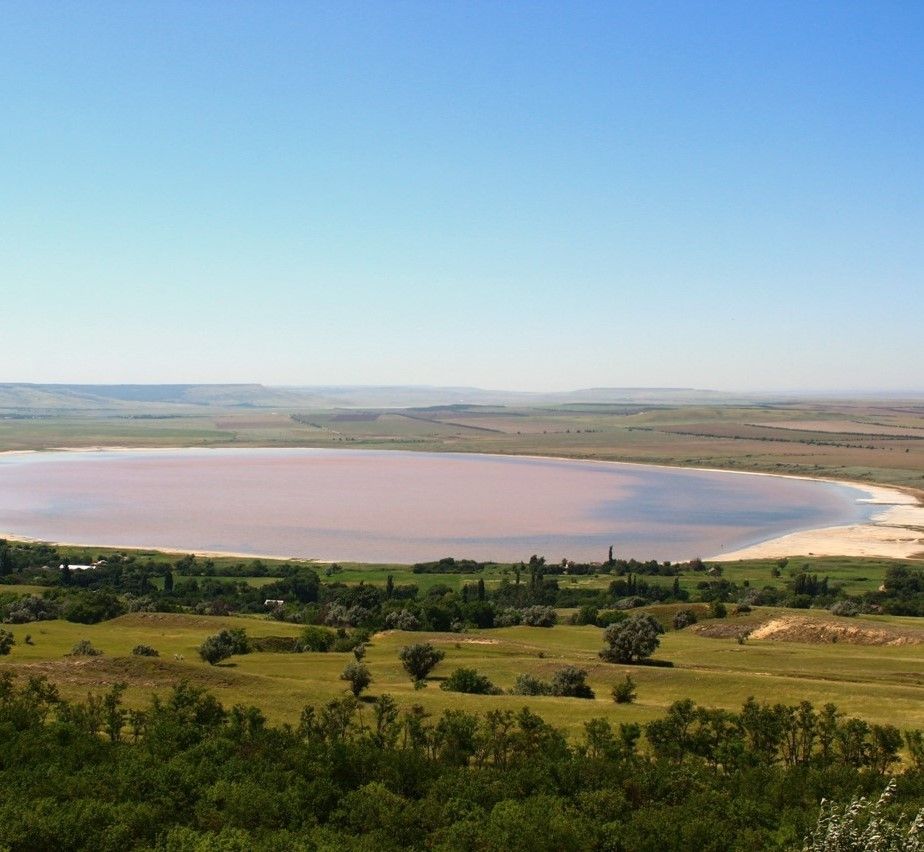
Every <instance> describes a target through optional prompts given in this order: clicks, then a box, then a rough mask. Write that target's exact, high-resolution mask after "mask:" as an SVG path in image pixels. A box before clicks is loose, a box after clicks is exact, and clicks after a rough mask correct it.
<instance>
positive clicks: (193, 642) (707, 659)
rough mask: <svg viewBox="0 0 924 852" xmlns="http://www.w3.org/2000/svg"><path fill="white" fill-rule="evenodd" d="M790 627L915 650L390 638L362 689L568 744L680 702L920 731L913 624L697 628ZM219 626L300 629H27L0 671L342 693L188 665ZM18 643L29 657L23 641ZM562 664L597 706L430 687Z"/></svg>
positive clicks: (476, 635)
mask: <svg viewBox="0 0 924 852" xmlns="http://www.w3.org/2000/svg"><path fill="white" fill-rule="evenodd" d="M655 609H657V608H655ZM667 609H669V607H668V608H667ZM795 615H797V616H798V617H799V618H810V619H813V620H815V621H819V622H835V623H840V624H844V623H849V625H850V626H858V625H859V626H861V627H870V628H875V627H883V626H884V627H885V628H887V629H889V630H895V631H901V632H902V635H905V636H909V637H911V640H912V641H914V640H917V641H919V642H920V644H905V645H898V646H890V645H857V644H848V643H845V642H838V643H831V642H788V641H772V640H767V641H764V640H756V639H749V640H748V641H747V642H746V643H745V644H738V642H737V641H735V640H734V639H732V638H708V637H706V636H703V635H698V634H697V633H696V632H694V630H691V629H687V630H683V631H669V632H668V633H667V634H666V635H665V636H664V637H663V638H662V644H661V648H660V649H659V651H658V652H657V654H656V655H655V658H656V659H657V660H665V661H670V662H671V663H673V667H671V668H662V667H655V666H631V667H629V666H623V665H611V664H607V663H603V662H602V661H600V660H599V659H598V658H597V652H598V650H599V649H600V648H601V647H602V633H603V631H602V630H600V629H599V628H596V627H574V626H568V625H558V626H556V627H553V628H549V629H544V628H530V627H511V628H504V629H497V630H485V631H472V632H469V633H465V634H451V633H446V634H439V633H438V634H428V633H402V632H399V631H394V632H386V633H383V634H378V635H376V636H375V637H374V638H373V641H372V643H371V644H370V646H369V648H368V655H367V658H366V662H367V664H368V666H369V668H370V670H371V672H372V675H373V678H374V682H373V685H372V687H371V690H370V692H371V694H379V693H382V692H387V693H389V694H391V695H393V696H394V697H395V698H396V700H397V701H398V702H399V704H400V705H402V706H409V705H411V704H414V703H419V704H422V705H423V706H424V707H425V708H426V709H427V711H429V712H431V713H439V712H440V711H442V710H443V709H446V708H449V707H464V708H466V709H470V710H480V711H484V710H488V709H491V708H494V707H510V708H518V707H520V706H523V705H524V704H527V705H529V706H530V707H532V708H533V709H534V710H536V712H538V713H540V714H541V715H542V716H543V717H545V718H546V719H547V720H548V721H550V722H552V723H554V724H556V725H558V726H560V727H562V728H565V729H567V730H568V731H569V732H570V733H571V734H577V733H579V732H580V730H581V727H582V724H583V722H585V721H587V720H588V719H591V718H593V717H599V716H603V717H607V718H609V719H610V720H612V721H613V722H617V721H627V720H648V719H651V718H654V717H657V716H659V715H661V714H662V713H663V711H664V710H665V709H666V708H667V706H668V705H669V704H670V703H671V702H673V701H675V700H678V699H680V698H686V697H689V698H693V699H694V700H696V701H697V702H700V703H702V704H706V705H709V706H716V707H725V708H728V709H735V708H737V707H739V706H740V704H741V703H742V702H743V701H744V700H745V699H746V698H747V697H748V696H751V695H753V696H754V697H756V698H757V699H759V700H761V701H767V702H771V703H773V702H778V701H781V702H786V703H795V702H798V701H801V700H803V699H808V700H810V701H812V702H814V703H815V704H817V705H821V704H824V703H826V702H833V703H835V704H837V705H838V706H839V707H840V708H841V709H842V710H843V711H844V712H846V713H849V714H856V715H858V716H862V717H863V718H865V719H867V720H869V721H871V722H879V723H892V724H898V725H900V726H901V727H924V625H921V624H919V622H917V621H916V620H915V619H901V618H890V617H879V618H860V619H835V618H834V617H833V616H829V615H828V614H826V613H819V612H814V611H793V610H761V609H755V610H754V612H753V613H751V614H750V615H748V616H746V617H744V618H742V617H739V618H737V619H736V618H734V617H732V618H729V619H726V620H723V621H721V622H719V621H710V622H700V625H698V627H701V626H702V625H703V624H708V625H709V626H710V627H713V628H714V627H716V626H724V627H729V626H730V627H735V626H736V625H737V624H739V623H744V622H747V623H748V624H750V625H753V624H757V623H760V622H765V621H767V620H768V619H771V618H779V617H781V616H782V617H787V616H795ZM228 626H242V627H245V628H246V629H247V632H248V634H249V635H250V636H252V637H262V636H295V635H297V634H298V632H299V630H300V628H299V627H297V626H295V625H289V624H282V623H278V622H274V621H270V620H268V619H265V618H259V617H253V618H241V617H230V618H219V617H208V616H192V615H172V614H166V613H135V614H131V615H126V616H122V617H120V618H117V619H114V620H112V621H108V622H103V623H100V624H96V625H81V624H72V623H68V622H65V621H49V622H38V623H34V624H30V625H21V626H18V625H17V626H12V627H11V628H10V629H12V631H13V633H14V635H15V636H16V638H17V642H18V644H17V645H16V646H15V647H14V648H13V650H12V653H11V654H10V655H9V656H7V657H4V658H2V659H0V668H3V669H6V668H11V669H12V670H14V671H16V672H18V673H20V674H23V675H44V676H46V677H48V678H49V679H50V680H52V681H53V682H55V683H57V684H58V685H59V687H60V689H61V691H62V693H63V694H65V695H66V696H72V697H81V696H84V695H85V694H86V693H87V692H89V691H102V690H103V689H105V688H106V687H107V685H109V684H111V683H114V682H118V681H123V682H126V683H128V684H129V686H130V689H129V693H128V701H129V703H136V704H140V703H142V702H143V700H144V699H145V698H146V697H147V695H148V694H149V693H150V692H152V691H158V690H163V689H166V688H168V687H169V686H170V685H172V684H173V683H175V682H176V681H178V680H180V679H183V678H186V679H188V680H190V681H191V682H193V683H195V684H199V685H202V686H206V687H208V688H210V689H213V690H215V691H216V693H217V694H218V695H219V696H220V698H221V700H222V701H223V702H224V703H226V704H228V705H231V704H234V703H247V704H258V705H260V706H261V707H262V708H263V709H264V710H265V711H266V712H267V713H268V714H269V716H270V717H271V718H272V719H274V720H276V721H290V722H291V721H294V720H295V719H297V717H298V714H299V711H300V710H301V708H302V707H303V706H304V705H305V704H307V703H318V702H323V701H326V700H328V699H330V698H333V697H335V696H338V695H342V694H343V693H344V689H343V687H344V685H343V683H342V682H341V681H340V680H339V674H340V672H341V671H342V670H343V668H344V666H345V665H346V663H347V662H348V661H349V660H351V659H352V655H351V654H346V653H305V654H292V653H252V654H248V655H243V656H237V657H234V658H232V660H231V661H229V662H228V663H225V664H221V665H218V666H209V665H207V664H205V663H203V662H201V661H200V659H199V658H198V655H197V653H196V649H197V647H198V645H199V644H200V643H201V642H202V640H203V639H204V638H205V637H206V636H208V635H210V634H212V633H214V632H216V631H217V630H219V629H221V628H222V627H228ZM27 633H29V634H31V637H32V640H33V642H34V643H35V644H34V645H27V644H25V643H24V641H23V640H24V638H25V635H26V634H27ZM81 639H89V640H90V641H91V642H92V643H93V644H94V645H95V646H96V647H97V648H98V649H100V650H102V651H103V652H104V656H102V657H96V658H69V657H65V654H66V653H67V652H68V651H69V650H70V648H71V647H72V646H73V645H74V643H75V642H77V641H79V640H81ZM416 641H431V642H433V643H434V644H435V645H437V646H439V647H440V648H442V649H443V650H445V652H446V659H445V660H444V661H443V662H442V663H441V664H440V665H439V666H438V667H437V669H436V670H435V671H434V673H433V675H432V676H431V681H430V683H429V685H428V687H427V688H426V689H423V690H415V689H414V688H413V686H412V684H411V682H410V680H409V679H408V678H407V676H406V675H405V673H404V672H403V670H402V669H401V666H400V663H399V661H398V656H397V655H398V650H399V649H400V648H401V647H402V646H403V645H405V644H409V643H411V642H416ZM138 643H145V644H149V645H153V646H154V647H155V648H157V649H158V650H159V651H160V654H161V656H160V657H159V658H157V659H148V658H139V657H132V656H130V652H131V649H132V647H134V645H136V644H138ZM174 655H178V656H180V657H182V659H177V658H176V657H175V656H174ZM566 664H573V665H577V666H579V667H581V668H584V669H586V670H587V671H588V672H589V681H590V683H591V685H592V686H593V688H594V690H595V691H596V694H597V697H596V699H595V700H593V701H586V700H580V699H569V698H553V697H530V698H526V697H522V696H512V695H502V696H473V695H459V694H456V693H448V692H445V691H443V690H441V689H439V688H438V679H439V678H442V677H445V676H446V675H448V674H449V673H450V672H451V671H453V670H454V669H455V668H456V667H459V666H467V667H472V668H475V669H477V670H478V671H480V672H482V673H483V674H486V675H488V676H489V677H490V678H491V679H492V681H494V682H495V683H496V684H497V685H498V686H500V687H502V688H504V689H509V688H510V687H512V685H513V682H514V680H515V678H516V676H517V675H518V674H520V673H522V672H530V673H533V674H536V675H539V676H544V677H547V676H550V675H551V673H552V672H554V671H555V670H556V669H557V668H559V667H561V666H563V665H566ZM627 672H631V674H632V677H633V678H634V679H635V680H636V682H637V683H638V700H637V702H636V703H635V704H633V705H630V706H627V705H616V704H614V703H613V701H612V700H611V698H610V690H611V688H612V686H613V684H614V683H615V682H616V681H618V680H621V679H622V678H623V676H624V674H625V673H627Z"/></svg>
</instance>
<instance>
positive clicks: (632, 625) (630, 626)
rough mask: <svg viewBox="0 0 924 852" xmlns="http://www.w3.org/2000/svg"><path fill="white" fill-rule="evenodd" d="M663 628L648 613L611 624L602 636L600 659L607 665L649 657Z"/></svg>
mask: <svg viewBox="0 0 924 852" xmlns="http://www.w3.org/2000/svg"><path fill="white" fill-rule="evenodd" d="M663 632H664V628H663V627H661V625H660V624H659V623H658V622H657V620H656V619H655V618H654V617H653V616H651V615H649V614H648V613H639V614H636V615H633V616H630V617H629V618H627V619H626V620H625V621H621V622H619V623H618V624H611V625H610V626H609V627H607V628H606V631H605V632H604V634H603V641H604V642H605V643H606V646H607V647H605V648H604V649H603V650H602V651H601V652H600V658H601V659H603V660H606V661H607V662H608V663H634V662H637V661H639V660H643V659H645V658H646V657H650V656H651V655H652V654H653V653H654V652H655V650H657V647H658V645H660V644H661V640H660V639H659V638H658V637H659V636H660V634H662V633H663Z"/></svg>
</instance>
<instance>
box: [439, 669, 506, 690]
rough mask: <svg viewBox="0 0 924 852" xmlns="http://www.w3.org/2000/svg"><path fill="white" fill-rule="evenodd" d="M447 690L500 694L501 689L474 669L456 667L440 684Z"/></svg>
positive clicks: (441, 687)
mask: <svg viewBox="0 0 924 852" xmlns="http://www.w3.org/2000/svg"><path fill="white" fill-rule="evenodd" d="M440 689H445V690H446V691H447V692H465V693H468V694H470V695H500V693H501V691H500V690H499V689H498V688H497V687H496V686H495V685H494V684H493V683H491V681H490V680H488V678H487V677H485V675H481V674H478V672H476V671H475V670H474V669H464V668H463V669H456V670H455V671H454V672H453V673H452V674H451V675H449V677H448V678H446V680H444V681H443V682H442V683H441V684H440Z"/></svg>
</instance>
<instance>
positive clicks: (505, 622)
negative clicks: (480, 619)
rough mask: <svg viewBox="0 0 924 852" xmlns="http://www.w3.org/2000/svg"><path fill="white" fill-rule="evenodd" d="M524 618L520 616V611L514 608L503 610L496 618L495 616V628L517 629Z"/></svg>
mask: <svg viewBox="0 0 924 852" xmlns="http://www.w3.org/2000/svg"><path fill="white" fill-rule="evenodd" d="M521 618H522V616H521V615H520V610H518V609H514V608H512V607H507V608H506V609H502V610H501V611H500V612H499V613H497V615H496V616H494V626H495V627H515V626H516V625H517V624H519V623H520V621H521Z"/></svg>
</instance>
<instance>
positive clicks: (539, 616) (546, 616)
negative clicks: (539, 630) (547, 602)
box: [520, 606, 558, 627]
mask: <svg viewBox="0 0 924 852" xmlns="http://www.w3.org/2000/svg"><path fill="white" fill-rule="evenodd" d="M557 621H558V613H556V612H555V610H554V609H552V607H550V606H529V607H526V609H524V610H522V611H521V612H520V623H521V624H526V625H529V626H530V627H553V626H554V625H555V624H556V623H557Z"/></svg>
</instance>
